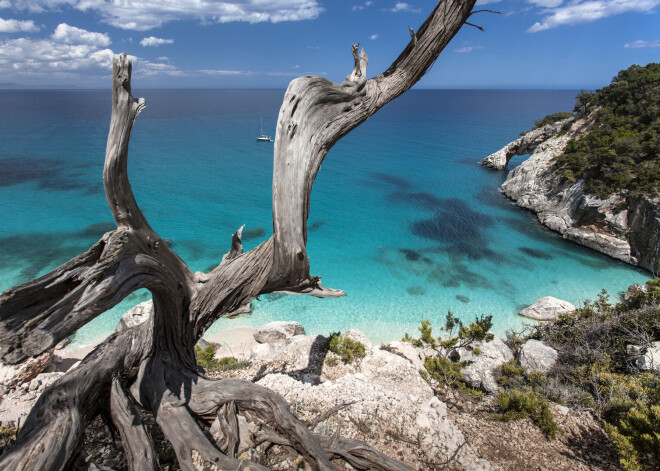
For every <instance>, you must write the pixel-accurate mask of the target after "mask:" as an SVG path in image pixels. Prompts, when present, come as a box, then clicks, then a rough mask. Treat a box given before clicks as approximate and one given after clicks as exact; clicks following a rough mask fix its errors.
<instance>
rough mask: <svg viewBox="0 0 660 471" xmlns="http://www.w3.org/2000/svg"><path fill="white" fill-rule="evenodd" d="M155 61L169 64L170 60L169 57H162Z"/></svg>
mask: <svg viewBox="0 0 660 471" xmlns="http://www.w3.org/2000/svg"><path fill="white" fill-rule="evenodd" d="M154 60H157V61H164V62H168V61H169V60H170V58H169V57H167V56H160V57H156V59H154Z"/></svg>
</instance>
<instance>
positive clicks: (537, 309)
mask: <svg viewBox="0 0 660 471" xmlns="http://www.w3.org/2000/svg"><path fill="white" fill-rule="evenodd" d="M573 311H575V306H573V305H572V304H571V303H569V302H568V301H563V300H561V299H557V298H553V297H552V296H546V297H544V298H541V299H538V300H537V301H535V302H534V304H532V305H531V306H529V307H526V308H525V309H523V310H522V311H520V315H521V316H525V317H529V318H530V319H536V320H537V321H554V320H557V316H558V315H559V314H566V313H569V312H573Z"/></svg>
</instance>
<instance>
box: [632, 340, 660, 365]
mask: <svg viewBox="0 0 660 471" xmlns="http://www.w3.org/2000/svg"><path fill="white" fill-rule="evenodd" d="M637 368H639V369H640V370H642V371H657V372H660V342H653V343H652V344H651V346H650V347H649V348H647V349H646V351H645V352H644V353H643V354H642V355H640V356H638V357H637Z"/></svg>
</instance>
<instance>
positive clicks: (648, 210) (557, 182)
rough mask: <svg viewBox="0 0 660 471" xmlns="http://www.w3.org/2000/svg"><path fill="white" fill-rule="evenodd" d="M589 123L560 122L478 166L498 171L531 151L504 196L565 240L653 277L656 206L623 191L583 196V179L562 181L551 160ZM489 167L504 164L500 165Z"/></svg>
mask: <svg viewBox="0 0 660 471" xmlns="http://www.w3.org/2000/svg"><path fill="white" fill-rule="evenodd" d="M591 123H592V122H591V121H590V120H589V119H580V120H575V121H573V122H572V124H571V126H570V129H567V128H568V126H565V127H564V125H565V122H560V123H556V124H555V125H551V126H545V127H544V128H541V129H536V130H532V131H530V132H529V133H527V134H525V135H524V136H522V137H521V138H519V139H517V140H516V141H514V142H512V143H510V144H508V145H507V146H505V147H504V148H502V149H501V150H500V151H498V152H496V153H494V154H491V156H488V157H487V158H486V159H483V160H482V163H483V164H484V165H487V166H489V167H491V168H504V165H506V163H507V162H508V161H509V159H510V158H511V156H513V155H522V154H525V153H529V152H530V151H531V152H533V153H532V155H531V156H530V157H529V158H528V159H527V160H526V161H525V162H523V163H522V164H520V165H519V166H518V167H516V168H514V169H513V170H512V171H511V172H510V173H509V175H508V176H507V179H506V181H505V182H504V183H503V184H502V191H503V192H504V194H505V195H506V196H508V197H509V198H511V199H512V200H514V201H515V202H516V203H517V204H518V205H519V206H522V207H524V208H528V209H531V210H532V211H534V212H535V213H536V215H537V217H538V219H539V221H540V222H541V223H542V224H544V225H545V226H547V227H549V228H550V229H552V230H554V231H557V232H559V233H560V234H562V236H563V237H564V238H565V239H568V240H572V241H573V242H576V243H578V244H581V245H584V246H586V247H589V248H592V249H594V250H597V251H599V252H602V253H604V254H606V255H609V256H610V257H613V258H616V259H618V260H622V261H624V262H626V263H630V264H632V265H638V266H640V267H643V268H645V269H647V270H649V271H651V272H653V273H658V272H660V260H659V253H660V206H659V204H658V201H657V200H651V199H649V198H648V197H645V196H641V195H637V196H630V195H628V193H627V192H625V191H623V192H619V193H615V194H613V195H611V196H610V197H609V198H607V199H605V200H603V199H600V198H598V197H596V196H593V195H588V194H586V193H585V192H584V186H585V182H584V180H578V181H576V182H571V181H569V180H567V179H565V178H564V177H563V176H562V172H561V171H560V170H559V169H557V167H556V165H555V162H554V159H555V157H556V156H557V155H559V154H560V153H562V152H563V151H564V148H565V147H566V145H567V144H568V142H569V141H570V140H571V139H572V138H574V137H579V136H580V135H581V134H583V133H585V132H587V131H588V130H589V128H590V126H591ZM545 128H548V129H545ZM562 128H564V130H563V132H561V131H562ZM528 135H529V137H528ZM493 156H499V159H496V158H494V157H493ZM502 157H504V159H503V158H502ZM494 162H499V163H500V164H501V163H502V162H504V165H495V164H494Z"/></svg>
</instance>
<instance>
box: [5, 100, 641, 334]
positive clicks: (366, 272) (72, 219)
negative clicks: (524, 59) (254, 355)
mask: <svg viewBox="0 0 660 471" xmlns="http://www.w3.org/2000/svg"><path fill="white" fill-rule="evenodd" d="M575 93H576V92H575V91H502V90H498V91H478V90H477V91H475V90H471V91H455V90H438V91H429V90H418V91H415V90H413V91H411V92H409V93H407V94H406V95H404V96H403V97H401V98H399V99H398V100H396V101H395V102H393V103H391V104H389V105H388V106H386V107H385V108H384V109H383V110H381V111H380V112H379V113H378V114H376V115H375V116H373V117H372V118H370V119H369V120H368V121H367V122H366V123H364V124H363V125H362V126H360V127H359V128H358V129H356V130H355V131H354V132H352V133H351V134H350V135H349V136H347V137H346V138H344V139H343V140H342V141H340V142H339V143H338V144H337V145H336V146H335V147H334V148H333V149H332V150H331V151H330V153H329V155H328V157H327V158H326V160H325V162H324V164H323V167H322V170H321V172H320V173H319V176H318V178H317V180H316V184H315V188H314V191H313V193H312V201H311V214H310V219H309V238H308V239H309V242H308V252H309V255H310V259H311V263H312V274H314V275H321V276H322V277H323V284H324V285H325V286H329V287H332V288H340V289H343V290H344V291H346V293H347V294H348V296H346V297H344V298H341V299H316V298H311V297H305V296H281V295H277V294H273V295H266V296H262V297H261V298H260V299H259V300H258V301H255V303H254V311H253V313H252V314H251V315H250V316H244V317H240V318H238V319H222V320H220V321H218V322H217V323H216V324H215V325H214V326H212V327H211V329H212V330H213V331H217V330H219V329H228V328H234V327H243V326H257V325H261V324H264V323H266V322H268V321H271V320H297V321H299V322H301V323H302V324H303V325H304V326H305V328H306V329H307V331H308V332H309V333H324V334H327V333H328V332H331V331H338V330H342V331H343V330H346V329H348V328H351V327H356V328H359V329H361V330H363V331H364V332H365V333H366V334H367V335H368V336H369V337H370V338H372V339H373V340H376V341H380V340H392V339H397V338H400V337H401V336H402V335H403V333H404V332H405V331H408V332H411V333H412V332H414V331H415V329H416V326H417V325H418V324H419V321H420V320H421V319H424V318H430V319H431V320H432V321H434V323H435V324H439V323H440V322H441V321H442V319H443V318H444V316H445V314H446V312H447V310H448V309H450V310H451V311H452V312H453V313H454V314H456V315H458V316H459V317H461V319H463V320H464V321H469V320H471V319H473V318H474V316H475V315H480V314H492V315H493V318H494V322H495V325H494V330H495V331H496V332H497V333H500V334H501V333H503V332H504V331H505V330H506V329H508V328H517V327H520V326H521V324H522V321H523V320H522V319H521V318H520V317H519V316H518V315H517V312H518V310H520V309H521V308H522V307H524V306H526V305H529V304H530V303H532V302H533V301H535V300H536V299H538V298H540V297H542V296H555V297H558V298H562V299H566V300H568V301H570V302H573V303H574V304H578V303H580V302H583V301H584V300H586V299H593V298H595V296H596V295H597V294H598V293H599V292H600V290H601V289H602V288H605V289H607V290H608V291H609V292H610V293H617V292H619V291H622V290H624V289H625V288H626V287H627V286H628V285H630V284H631V283H635V282H637V283H643V282H644V281H645V280H646V279H647V278H648V277H649V276H650V275H649V274H648V273H646V272H643V271H640V270H637V269H634V268H632V267H630V266H627V265H625V264H623V263H620V262H617V261H615V260H613V259H610V258H608V257H606V256H604V255H600V254H598V253H595V252H593V251H591V250H588V249H585V248H582V247H579V246H576V245H574V244H572V243H570V242H567V241H564V240H562V239H561V237H560V236H558V235H557V234H555V233H552V232H550V231H548V230H546V229H545V228H543V227H542V226H540V224H538V222H537V221H536V219H535V217H534V216H533V215H532V214H531V213H529V212H528V211H526V210H523V209H520V208H518V207H517V206H515V204H513V203H511V202H510V201H508V200H507V199H506V198H505V197H504V196H502V195H501V194H500V192H499V191H498V188H499V185H500V184H501V183H502V181H503V180H504V178H505V173H504V172H493V171H490V170H487V169H485V168H483V167H481V166H480V165H478V161H479V159H480V158H482V157H484V156H485V155H488V154H489V153H491V152H493V151H495V150H497V149H499V148H500V147H501V146H503V145H504V144H506V143H507V142H509V141H511V140H513V139H515V138H516V137H517V136H518V135H519V133H520V131H522V130H524V129H529V128H530V127H531V126H532V123H533V121H534V120H535V119H539V118H541V117H543V116H545V115H546V114H548V113H551V112H555V111H559V110H570V109H571V108H572V104H573V97H574V95H575ZM137 94H139V93H137V92H136V95H137ZM140 95H142V96H145V97H146V99H147V105H148V107H147V109H146V110H145V111H144V112H143V113H142V115H141V116H140V117H139V118H138V121H137V123H136V126H135V128H134V131H133V137H132V140H131V148H130V159H129V174H130V178H131V183H132V186H133V190H134V192H135V194H136V198H137V200H138V203H139V204H140V205H141V208H142V210H143V212H144V214H145V216H146V217H147V219H148V220H149V222H150V224H151V225H152V227H154V229H155V230H156V231H157V232H158V233H159V234H160V235H161V237H163V238H168V239H171V240H172V247H173V248H174V250H175V251H176V252H177V253H178V254H179V255H180V256H181V257H182V258H183V259H184V260H185V261H186V262H187V263H188V264H189V265H190V266H191V268H192V269H193V270H204V271H206V270H208V269H209V268H210V267H212V266H214V264H216V263H218V262H219V260H220V258H221V256H222V253H223V252H224V251H227V250H228V248H229V245H230V241H231V234H232V233H233V232H235V230H236V229H237V228H238V227H239V226H241V225H242V224H246V227H245V232H244V234H245V246H246V249H249V248H251V247H254V246H256V245H257V244H258V243H260V242H261V241H263V240H264V239H266V238H267V237H268V236H269V235H270V233H271V232H272V222H271V172H272V146H273V144H272V143H262V142H257V141H256V139H255V137H256V133H257V131H258V128H259V122H260V119H261V118H262V117H263V122H264V131H265V132H269V133H271V134H272V133H273V132H274V129H275V124H276V119H277V113H278V110H279V105H280V103H281V99H282V96H283V91H279V90H185V91H184V90H176V91H154V90H150V91H144V93H142V94H140ZM109 118H110V93H109V92H106V91H0V142H2V146H0V164H2V167H1V168H2V171H1V172H0V202H1V203H0V218H1V219H2V221H3V224H2V227H0V289H6V288H8V287H10V286H12V285H15V284H17V283H21V282H25V281H28V280H30V279H32V278H34V277H36V276H38V275H40V274H43V273H45V272H47V271H48V270H51V269H53V268H54V267H56V266H58V265H59V264H61V263H63V262H65V261H66V260H68V259H70V258H71V257H73V256H75V255H77V254H78V253H80V252H82V251H84V250H86V249H87V248H88V247H89V246H90V245H91V244H92V243H94V242H95V241H96V240H98V238H99V237H100V236H101V235H102V234H103V233H104V232H105V231H108V230H111V229H112V227H113V225H112V217H111V215H110V211H109V210H108V209H107V205H106V202H105V196H104V193H103V188H102V168H103V156H104V151H105V140H106V136H107V129H108V125H109ZM520 161H521V159H520V158H518V159H514V161H512V165H515V164H517V163H519V162H520ZM148 297H149V294H148V292H146V291H140V292H137V293H134V294H133V295H131V296H130V297H129V298H127V299H126V301H124V302H123V303H121V304H120V305H119V306H117V307H116V308H114V309H113V310H112V311H109V312H108V313H106V314H104V315H103V316H100V317H99V318H97V319H96V320H94V321H93V322H92V323H90V324H88V325H87V326H85V327H84V328H83V329H81V330H80V331H79V332H78V333H77V334H76V336H75V339H74V340H75V342H76V343H78V344H86V343H90V342H92V341H94V340H97V339H99V338H101V337H103V336H105V335H107V334H108V333H109V332H111V331H112V330H113V328H114V326H115V325H116V323H117V321H118V319H119V317H120V316H121V314H122V313H123V312H124V311H125V310H126V309H127V308H128V307H130V306H132V305H134V304H136V303H137V302H140V301H142V300H145V299H148Z"/></svg>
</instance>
